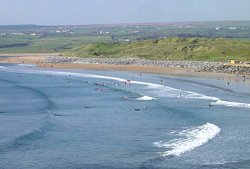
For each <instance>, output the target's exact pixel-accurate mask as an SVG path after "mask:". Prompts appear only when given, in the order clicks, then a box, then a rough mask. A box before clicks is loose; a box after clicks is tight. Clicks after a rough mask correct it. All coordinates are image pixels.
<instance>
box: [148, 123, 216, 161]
mask: <svg viewBox="0 0 250 169" xmlns="http://www.w3.org/2000/svg"><path fill="white" fill-rule="evenodd" d="M219 133H220V128H219V127H218V126H216V125H214V124H211V123H207V124H205V125H203V126H198V127H193V128H190V129H186V130H183V131H181V132H179V133H178V134H177V135H178V136H179V137H181V138H178V139H174V140H171V141H168V142H163V141H158V142H154V143H153V144H154V146H157V147H163V148H167V149H168V150H167V151H166V152H163V153H161V156H164V157H165V156H180V155H181V154H183V153H185V152H188V151H192V150H194V149H195V148H197V147H200V146H202V145H203V144H205V143H207V142H208V141H209V140H211V139H213V138H214V137H215V136H216V135H218V134H219Z"/></svg>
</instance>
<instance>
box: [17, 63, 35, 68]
mask: <svg viewBox="0 0 250 169" xmlns="http://www.w3.org/2000/svg"><path fill="white" fill-rule="evenodd" d="M18 66H25V67H35V66H36V65H32V64H18Z"/></svg>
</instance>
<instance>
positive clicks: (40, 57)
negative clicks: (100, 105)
mask: <svg viewBox="0 0 250 169" xmlns="http://www.w3.org/2000/svg"><path fill="white" fill-rule="evenodd" d="M58 55H59V54H58V53H39V54H38V53H34V54H32V53H29V54H0V63H18V64H35V65H37V66H38V67H44V68H53V69H90V70H118V71H132V72H140V73H155V74H162V75H164V74H165V75H177V76H193V77H203V78H215V79H224V80H226V81H242V80H244V79H245V81H246V82H249V81H250V76H249V75H247V76H245V78H244V79H243V76H242V75H237V74H228V73H214V72H199V69H193V68H180V67H162V66H148V65H147V66H145V65H112V64H77V63H59V64H54V63H53V64H52V63H46V62H45V59H46V58H47V57H49V56H58Z"/></svg>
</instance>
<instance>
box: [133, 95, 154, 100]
mask: <svg viewBox="0 0 250 169" xmlns="http://www.w3.org/2000/svg"><path fill="white" fill-rule="evenodd" d="M154 99H155V98H153V97H150V96H142V97H140V98H137V100H144V101H149V100H154Z"/></svg>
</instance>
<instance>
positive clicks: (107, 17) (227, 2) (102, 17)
mask: <svg viewBox="0 0 250 169" xmlns="http://www.w3.org/2000/svg"><path fill="white" fill-rule="evenodd" d="M249 9H250V0H0V25H9V24H39V25H67V24H109V23H138V22H180V21H221V20H250V10H249Z"/></svg>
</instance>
